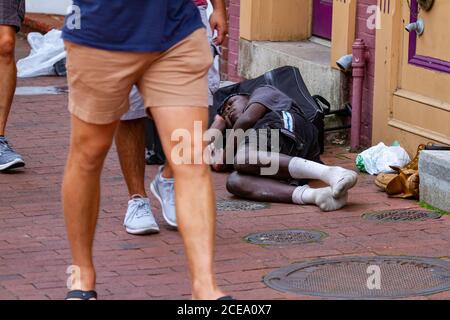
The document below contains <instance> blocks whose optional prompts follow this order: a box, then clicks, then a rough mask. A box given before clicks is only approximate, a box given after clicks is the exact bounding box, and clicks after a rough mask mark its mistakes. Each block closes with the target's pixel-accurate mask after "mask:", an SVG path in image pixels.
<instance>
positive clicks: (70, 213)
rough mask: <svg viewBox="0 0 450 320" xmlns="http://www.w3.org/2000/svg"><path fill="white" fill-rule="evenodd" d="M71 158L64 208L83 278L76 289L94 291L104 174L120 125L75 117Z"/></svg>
mask: <svg viewBox="0 0 450 320" xmlns="http://www.w3.org/2000/svg"><path fill="white" fill-rule="evenodd" d="M71 121H72V132H71V140H70V149H69V156H68V160H67V166H66V172H65V175H64V181H63V189H62V194H63V207H64V216H65V221H66V226H67V234H68V238H69V242H70V249H71V253H72V259H73V264H74V265H75V266H78V267H79V268H80V279H79V281H76V282H75V283H74V286H73V287H72V290H75V289H77V290H85V291H87V290H93V289H94V288H95V270H94V263H93V260H92V245H93V241H94V234H95V227H96V224H97V216H98V211H99V203H100V175H101V171H102V168H103V163H104V160H105V157H106V155H107V153H108V150H109V148H110V147H111V144H112V140H113V137H114V133H115V129H116V127H117V122H115V123H112V124H109V125H94V124H89V123H86V122H83V121H81V120H79V119H78V118H76V117H75V116H72V118H71Z"/></svg>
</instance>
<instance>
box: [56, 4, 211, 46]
mask: <svg viewBox="0 0 450 320" xmlns="http://www.w3.org/2000/svg"><path fill="white" fill-rule="evenodd" d="M73 4H74V5H75V6H78V8H80V11H81V14H80V15H79V17H80V20H78V21H79V22H80V28H78V29H77V28H74V26H77V20H76V19H77V18H78V17H77V16H76V14H69V15H68V16H67V17H66V23H65V26H64V29H63V38H64V39H65V40H68V41H71V42H74V43H77V44H80V45H85V46H89V47H95V48H99V49H106V50H116V51H134V52H155V51H166V50H167V49H169V48H170V47H172V46H173V45H175V44H176V43H178V42H179V41H181V40H183V39H184V38H186V37H187V36H188V35H190V34H191V33H192V32H194V31H195V30H197V29H199V28H201V27H204V25H203V23H202V20H201V17H200V14H199V11H198V9H197V7H196V6H195V4H194V3H193V1H192V0H74V1H73ZM74 12H76V11H74Z"/></svg>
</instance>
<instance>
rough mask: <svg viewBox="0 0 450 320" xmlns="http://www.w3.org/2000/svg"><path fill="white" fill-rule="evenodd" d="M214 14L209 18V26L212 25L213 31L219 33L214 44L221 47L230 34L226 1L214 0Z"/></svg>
mask: <svg viewBox="0 0 450 320" xmlns="http://www.w3.org/2000/svg"><path fill="white" fill-rule="evenodd" d="M211 3H212V5H213V8H214V10H213V13H212V14H211V17H210V18H209V24H210V25H211V30H212V31H213V32H214V31H217V37H216V38H214V40H213V41H214V44H215V45H216V46H220V45H221V44H222V43H223V42H224V41H225V38H226V36H227V34H228V23H227V13H226V12H227V11H226V8H225V1H224V0H212V1H211Z"/></svg>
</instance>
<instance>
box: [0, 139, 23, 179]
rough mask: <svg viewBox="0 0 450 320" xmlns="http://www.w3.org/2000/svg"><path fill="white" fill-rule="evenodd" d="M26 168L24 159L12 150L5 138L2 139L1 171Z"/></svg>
mask: <svg viewBox="0 0 450 320" xmlns="http://www.w3.org/2000/svg"><path fill="white" fill-rule="evenodd" d="M24 166H25V161H23V159H22V157H21V156H20V155H19V154H18V153H17V152H15V151H14V150H13V148H11V146H10V145H9V144H8V140H6V138H5V137H0V171H6V170H11V169H16V168H21V167H24Z"/></svg>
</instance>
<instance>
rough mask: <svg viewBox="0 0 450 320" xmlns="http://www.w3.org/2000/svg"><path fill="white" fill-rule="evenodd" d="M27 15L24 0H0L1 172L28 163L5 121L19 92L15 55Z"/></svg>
mask: <svg viewBox="0 0 450 320" xmlns="http://www.w3.org/2000/svg"><path fill="white" fill-rule="evenodd" d="M24 16H25V0H4V1H3V0H2V1H1V2H0V172H1V171H6V170H11V169H15V168H20V167H23V166H25V162H24V161H23V158H22V157H21V156H20V155H19V154H18V153H17V152H15V151H14V149H13V148H12V147H11V146H10V144H9V143H8V140H7V139H6V136H5V130H6V122H7V120H8V116H9V112H10V110H11V105H12V100H13V97H14V92H15V91H16V81H17V69H16V61H15V56H14V49H15V45H16V33H17V32H19V30H20V27H21V25H22V21H23V18H24Z"/></svg>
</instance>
